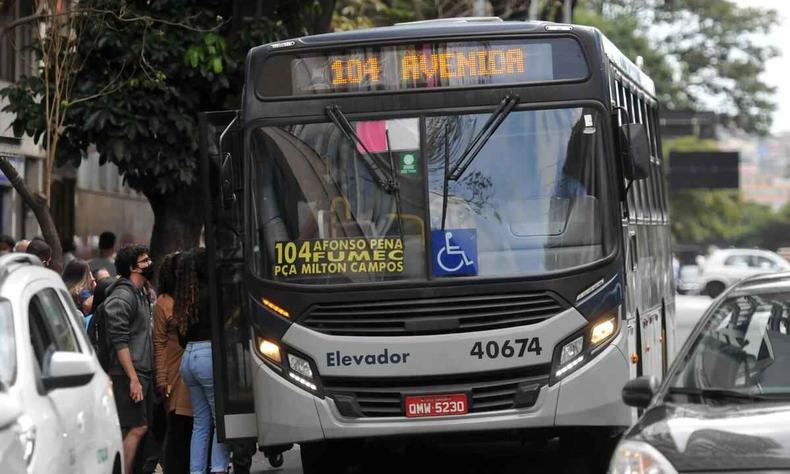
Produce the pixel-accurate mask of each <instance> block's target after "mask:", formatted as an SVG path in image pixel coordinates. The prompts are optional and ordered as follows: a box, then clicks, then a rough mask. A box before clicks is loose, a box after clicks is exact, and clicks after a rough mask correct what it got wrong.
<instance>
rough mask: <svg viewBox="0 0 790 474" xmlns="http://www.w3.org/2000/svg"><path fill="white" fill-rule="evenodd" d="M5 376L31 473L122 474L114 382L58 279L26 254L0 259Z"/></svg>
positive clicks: (0, 344)
mask: <svg viewBox="0 0 790 474" xmlns="http://www.w3.org/2000/svg"><path fill="white" fill-rule="evenodd" d="M0 378H2V381H3V385H5V386H6V387H7V396H9V397H10V398H11V399H12V400H13V401H14V402H15V403H17V404H18V405H19V407H20V409H21V411H22V413H21V415H20V416H19V417H18V418H17V421H16V422H15V423H14V424H13V425H14V428H13V429H14V430H15V431H16V432H17V434H18V438H19V440H20V442H21V444H22V452H23V459H22V463H23V465H24V466H25V470H26V471H27V472H28V473H33V474H38V473H42V474H43V473H47V474H49V473H55V472H57V473H75V474H76V473H79V474H83V473H85V474H93V473H96V474H98V473H102V474H109V473H112V474H120V473H121V470H122V466H123V462H122V461H123V448H122V444H121V428H120V425H119V423H118V414H117V412H116V409H115V400H114V399H113V395H112V389H111V386H110V379H109V377H107V375H106V374H105V373H104V371H103V370H102V368H101V366H100V365H99V361H98V359H97V358H96V356H95V355H94V352H93V348H92V346H91V344H90V342H89V340H88V337H87V336H86V334H85V332H84V330H83V323H82V315H81V314H80V313H78V312H77V309H76V308H75V307H74V303H73V302H72V299H71V297H70V296H69V294H68V292H67V291H66V287H65V286H64V284H63V281H62V280H61V279H60V276H59V275H58V274H57V273H55V272H53V271H51V270H48V269H46V268H44V267H43V266H42V265H41V262H40V261H39V260H38V259H37V258H36V257H34V256H32V255H28V254H20V253H12V254H8V255H5V256H2V257H0ZM0 447H2V446H0ZM0 454H2V453H0ZM5 462H6V461H5V459H4V458H3V464H2V468H3V469H2V472H3V473H5V472H9V471H6V464H5Z"/></svg>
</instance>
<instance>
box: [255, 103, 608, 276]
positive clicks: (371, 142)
mask: <svg viewBox="0 0 790 474" xmlns="http://www.w3.org/2000/svg"><path fill="white" fill-rule="evenodd" d="M490 116H491V112H486V113H474V114H456V115H425V116H419V117H410V118H391V119H386V118H385V119H378V120H366V121H354V119H353V118H350V119H349V124H350V127H352V129H353V132H354V133H345V132H344V131H343V129H342V127H339V126H338V125H337V124H336V123H333V122H332V121H329V120H328V121H327V122H324V123H309V124H297V125H288V126H268V127H258V128H253V129H252V130H251V133H250V134H249V136H250V145H249V147H248V149H249V150H250V152H251V153H252V160H253V167H254V173H253V174H254V176H253V185H252V193H253V196H252V212H253V216H254V217H255V219H256V222H255V223H254V225H255V229H253V231H254V232H255V233H256V236H257V241H258V245H257V246H256V247H255V255H254V259H253V260H254V261H253V262H252V265H253V267H254V268H255V270H256V271H257V272H258V273H259V274H260V275H261V276H263V277H265V278H269V279H274V280H280V281H289V282H298V283H311V284H342V283H349V282H372V281H385V280H403V279H412V280H414V279H417V280H426V279H435V278H448V277H456V276H466V277H475V276H476V277H499V276H516V275H536V274H543V273H547V272H553V271H559V270H565V269H569V268H573V267H577V266H580V265H584V264H588V263H591V262H595V261H597V260H600V259H602V258H604V257H605V256H607V255H608V254H609V253H610V252H611V251H612V245H613V244H612V243H611V242H612V240H611V239H612V238H613V235H614V234H613V229H609V228H608V227H607V226H606V225H605V224H606V222H609V221H608V217H607V216H608V215H609V214H610V213H609V212H608V211H607V209H608V207H607V205H606V202H607V192H608V191H607V188H606V179H605V176H606V174H605V169H606V168H605V164H604V160H603V158H604V152H603V138H602V133H603V130H602V128H603V120H604V118H603V116H602V115H601V114H600V113H599V112H598V111H597V110H596V109H592V108H583V107H571V108H560V109H547V110H522V111H515V110H514V111H512V112H511V113H510V114H508V115H507V118H506V119H504V121H503V122H502V123H501V125H500V126H499V127H497V128H496V131H495V132H494V133H493V134H492V135H491V137H490V139H488V140H487V141H486V142H485V145H484V146H483V147H482V148H481V149H480V151H479V153H476V154H475V155H474V159H473V160H471V161H469V162H468V163H467V164H466V165H465V166H464V172H463V173H462V174H461V173H459V176H458V178H457V179H447V177H448V175H449V174H450V172H451V170H453V169H455V168H456V167H457V165H458V161H459V160H460V159H461V157H462V156H463V155H464V151H465V150H467V149H468V148H469V147H470V145H471V144H472V142H473V141H474V139H475V137H476V136H477V135H478V134H479V132H480V130H481V129H483V127H484V125H485V124H486V122H487V121H488V120H489V118H490ZM353 135H356V137H358V139H357V138H350V136H353ZM426 190H427V192H426Z"/></svg>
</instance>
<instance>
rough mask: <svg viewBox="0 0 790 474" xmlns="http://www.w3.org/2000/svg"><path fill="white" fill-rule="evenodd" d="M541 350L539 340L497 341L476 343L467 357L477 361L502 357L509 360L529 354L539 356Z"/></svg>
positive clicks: (527, 338) (534, 338) (526, 338)
mask: <svg viewBox="0 0 790 474" xmlns="http://www.w3.org/2000/svg"><path fill="white" fill-rule="evenodd" d="M542 351H543V348H541V346H540V338H537V337H532V338H529V337H525V338H523V339H514V340H512V341H511V340H509V339H508V340H505V341H504V342H499V341H487V342H484V341H476V342H475V343H474V345H472V351H471V352H470V353H469V355H471V356H473V357H477V358H478V359H483V358H486V357H487V358H489V359H497V358H499V357H504V358H507V359H510V358H511V357H524V355H526V354H527V353H529V352H532V353H534V354H535V355H540V353H541V352H542Z"/></svg>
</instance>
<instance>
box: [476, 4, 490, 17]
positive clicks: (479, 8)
mask: <svg viewBox="0 0 790 474" xmlns="http://www.w3.org/2000/svg"><path fill="white" fill-rule="evenodd" d="M474 1H475V3H474V4H473V6H472V15H473V16H488V15H490V13H489V12H488V1H487V0H474Z"/></svg>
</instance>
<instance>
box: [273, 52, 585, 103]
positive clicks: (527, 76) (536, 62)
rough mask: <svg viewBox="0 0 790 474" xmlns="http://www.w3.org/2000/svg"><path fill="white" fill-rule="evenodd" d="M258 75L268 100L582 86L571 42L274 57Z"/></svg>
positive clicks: (579, 60)
mask: <svg viewBox="0 0 790 474" xmlns="http://www.w3.org/2000/svg"><path fill="white" fill-rule="evenodd" d="M263 68H264V70H263V72H262V74H260V75H258V79H259V80H258V91H259V93H262V94H261V95H263V96H265V97H288V96H309V95H326V94H337V93H355V92H378V91H380V92H388V91H389V92H396V91H403V90H413V89H437V88H452V87H473V86H481V85H496V84H522V83H530V82H551V81H563V80H579V79H584V78H586V77H587V75H588V68H587V63H586V61H585V59H584V56H583V54H582V51H581V48H580V46H579V44H578V43H577V42H576V41H575V40H573V39H571V38H534V39H519V40H512V39H508V40H489V41H461V42H438V43H436V42H433V43H420V44H407V45H368V46H363V47H350V48H346V49H344V50H330V51H321V52H304V53H300V52H293V51H290V52H288V53H285V54H276V55H272V56H271V57H270V58H268V60H267V61H266V62H265V63H264V65H263Z"/></svg>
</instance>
